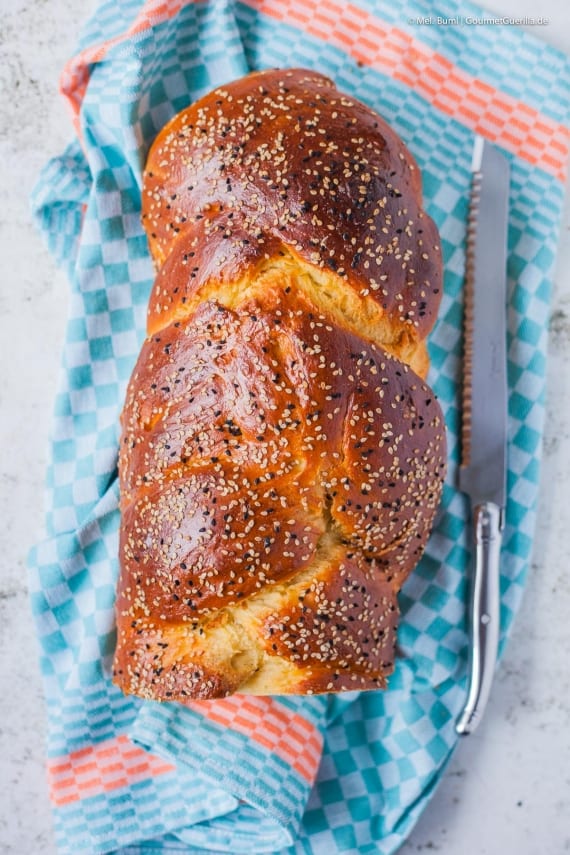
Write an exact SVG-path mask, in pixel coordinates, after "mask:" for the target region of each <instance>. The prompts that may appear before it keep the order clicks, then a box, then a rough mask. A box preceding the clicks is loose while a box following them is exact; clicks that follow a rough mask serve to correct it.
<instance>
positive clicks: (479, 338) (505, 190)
mask: <svg viewBox="0 0 570 855" xmlns="http://www.w3.org/2000/svg"><path fill="white" fill-rule="evenodd" d="M472 172H473V182H472V190H471V206H470V212H469V223H468V229H467V271H466V286H465V288H466V290H465V313H464V340H465V346H464V360H463V424H462V461H461V467H460V471H459V486H460V489H461V490H463V492H465V493H467V494H468V496H469V497H470V499H471V507H472V511H473V567H472V573H471V584H470V608H469V618H470V648H469V668H468V674H469V688H468V693H467V700H466V703H465V707H464V709H463V712H462V714H461V716H460V718H459V719H458V721H457V723H456V726H455V727H456V731H457V733H459V734H462V735H466V734H468V733H472V732H473V731H474V730H475V728H476V726H477V725H478V724H479V722H480V721H481V717H482V715H483V711H484V709H485V706H486V703H487V700H488V698H489V692H490V689H491V683H492V680H493V673H494V670H495V664H496V660H497V648H498V642H499V628H500V627H499V618H500V596H499V579H500V551H501V536H502V535H501V532H502V529H503V519H504V509H505V503H506V471H507V462H506V461H507V397H508V393H507V353H506V337H507V330H506V327H507V309H506V307H507V293H506V257H507V222H508V199H509V164H508V161H507V160H506V158H505V157H504V156H503V155H502V154H501V153H500V152H499V151H498V150H497V149H496V148H495V147H494V146H492V145H490V144H489V143H487V142H485V140H483V139H482V138H481V137H477V138H476V140H475V146H474V151H473V165H472Z"/></svg>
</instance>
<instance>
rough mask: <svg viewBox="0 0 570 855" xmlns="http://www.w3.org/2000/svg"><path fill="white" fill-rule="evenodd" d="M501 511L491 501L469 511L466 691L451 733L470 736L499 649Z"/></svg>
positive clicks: (485, 701) (488, 689)
mask: <svg viewBox="0 0 570 855" xmlns="http://www.w3.org/2000/svg"><path fill="white" fill-rule="evenodd" d="M502 530H503V511H502V509H501V508H500V507H499V506H498V505H495V504H494V503H493V502H484V503H483V504H480V505H476V506H475V507H474V508H473V533H474V540H475V543H474V546H475V567H474V573H473V579H472V584H471V609H470V624H471V626H470V629H471V638H470V650H469V692H468V694H467V701H466V703H465V707H464V709H463V712H462V714H461V716H460V717H459V720H458V721H457V724H456V725H455V730H456V731H457V733H458V734H460V735H461V736H466V735H467V734H469V733H473V731H474V730H475V728H476V727H477V725H478V724H479V722H480V721H481V718H482V716H483V712H484V710H485V706H486V705H487V700H488V698H489V692H490V691H491V683H492V681H493V673H494V671H495V663H496V661H497V649H498V646H499V617H500V597H499V575H500V570H499V560H500V554H501V540H502Z"/></svg>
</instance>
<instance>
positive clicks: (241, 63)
mask: <svg viewBox="0 0 570 855" xmlns="http://www.w3.org/2000/svg"><path fill="white" fill-rule="evenodd" d="M485 16H487V17H489V13H483V12H482V10H480V9H478V8H477V7H475V6H472V5H470V4H469V3H464V2H456V0H442V2H433V3H428V2H414V1H413V0H409V2H405V3H402V4H394V3H392V2H391V0H351V2H341V0H235V2H232V0H196V1H195V2H183V0H162V1H161V2H158V0H154V2H146V3H143V2H139V0H112V2H107V1H106V2H103V3H102V4H101V5H100V7H99V8H98V9H97V12H96V14H95V15H94V16H93V18H92V19H91V21H90V22H89V23H88V24H87V26H86V28H85V30H84V33H83V36H82V38H81V43H80V45H79V49H78V52H77V54H76V55H75V56H74V57H73V58H72V59H71V60H70V61H69V63H68V64H67V66H66V68H65V69H64V72H63V76H62V81H61V88H62V92H63V94H64V95H65V97H66V98H67V99H68V100H69V103H70V105H71V107H72V110H73V115H74V120H75V129H76V134H77V136H76V139H75V140H74V142H72V143H71V145H70V146H69V147H68V148H67V150H66V151H65V152H64V153H63V154H62V155H61V156H60V157H56V158H55V159H54V160H52V161H51V162H50V163H49V164H48V165H47V167H46V168H45V170H44V171H43V174H42V176H41V179H40V181H39V184H38V186H37V188H36V190H35V194H34V198H33V208H34V214H35V218H36V221H37V223H38V224H39V226H40V228H41V229H42V231H43V233H44V235H45V237H46V238H47V241H48V243H49V246H50V248H51V249H52V251H53V252H54V254H55V256H56V258H57V260H58V261H59V262H60V263H61V264H62V265H65V267H66V269H67V272H68V274H69V279H70V283H71V293H70V305H69V320H68V323H67V332H66V341H65V347H64V354H63V372H62V380H61V385H60V391H59V394H58V396H57V400H56V405H55V420H54V424H53V430H52V441H51V462H50V466H49V471H48V479H47V482H48V483H47V486H48V493H47V495H48V502H47V518H46V533H45V538H44V540H43V541H42V542H41V543H40V544H39V545H38V546H37V547H36V548H35V549H34V550H32V553H31V556H30V579H31V583H30V585H31V600H32V607H33V611H34V615H35V620H36V626H37V631H38V636H39V639H40V644H41V664H42V671H43V676H44V685H45V695H46V701H47V711H48V746H47V747H48V774H49V782H50V789H51V799H52V803H53V808H54V816H55V828H56V835H57V843H58V847H59V850H60V852H61V853H69V855H76V853H78V852H81V853H103V852H122V853H143V852H147V851H156V852H168V851H182V852H200V853H204V852H212V853H213V852H227V853H231V855H236V853H240V852H244V853H245V852H247V853H255V852H273V853H282V855H285V853H287V855H301V853H304V855H307V853H309V855H321V853H331V852H348V853H382V855H388V853H391V852H394V851H396V849H397V848H398V847H399V845H400V844H401V843H402V841H403V840H404V839H405V837H406V835H407V834H408V832H409V830H410V829H411V827H412V826H413V824H414V822H415V821H416V819H417V817H418V816H419V814H420V812H421V810H422V809H423V807H424V806H425V804H426V803H427V801H428V799H429V797H430V795H431V793H432V792H433V790H434V788H435V786H436V785H437V783H438V780H439V779H440V777H441V774H442V771H443V769H444V767H445V765H446V763H447V761H448V760H449V758H450V756H451V754H452V752H453V749H454V746H455V744H456V740H457V737H456V735H455V731H454V721H455V719H456V716H457V714H458V713H459V711H460V709H461V707H462V704H463V701H464V698H465V693H466V658H467V634H466V600H467V577H468V567H469V558H470V547H469V527H468V506H467V503H466V500H465V498H464V497H463V496H462V495H461V494H460V493H459V492H458V490H457V489H456V486H455V484H456V474H457V466H458V429H459V420H460V398H459V391H460V381H461V348H462V341H461V318H462V293H463V277H464V270H465V224H466V219H467V210H468V198H469V188H470V160H471V152H472V145H473V137H474V134H475V133H478V134H482V135H483V136H485V137H486V138H488V139H490V140H492V141H493V142H495V143H496V145H498V146H500V147H501V149H503V150H504V151H505V152H506V154H507V156H508V158H509V159H510V162H511V167H512V174H511V190H510V222H509V258H508V276H509V298H508V299H509V309H508V323H509V329H508V333H509V344H508V357H509V388H510V401H509V407H510V410H509V412H510V423H509V455H508V460H509V474H508V491H509V497H508V506H507V523H506V530H505V536H504V546H503V552H502V559H501V570H502V575H501V644H502V646H504V642H505V639H506V637H507V634H508V631H509V628H510V626H511V622H512V619H513V616H514V615H515V613H516V610H517V607H518V604H519V602H520V599H521V595H522V592H523V588H524V581H525V575H526V572H527V568H528V564H529V556H530V552H531V547H532V538H533V526H534V517H535V506H536V501H537V491H538V480H539V463H540V447H541V434H542V428H543V416H544V383H545V354H546V340H547V320H548V314H549V297H550V289H551V281H552V274H553V265H554V259H555V249H556V244H557V235H558V229H559V225H560V218H561V206H562V200H563V194H564V180H565V168H566V160H567V153H568V143H569V134H568V127H567V125H568V119H569V114H570V105H569V93H570V86H569V65H568V60H567V59H566V58H565V57H564V56H563V55H561V54H560V53H558V52H557V51H555V50H553V49H552V48H550V47H547V46H545V45H544V44H542V43H541V42H540V41H538V40H537V39H535V38H534V37H533V36H531V35H529V34H528V33H525V32H523V31H521V30H520V29H518V28H517V27H515V26H512V25H510V24H511V23H512V22H510V23H509V22H503V23H490V22H489V21H487V23H485V22H484V17H485ZM438 18H440V19H443V20H445V21H448V23H447V24H442V23H439V24H438V23H437V21H438ZM451 19H456V20H455V22H454V23H453V22H451V23H449V22H450V21H451ZM430 22H431V23H430ZM537 29H539V28H537ZM293 65H295V66H305V67H309V68H315V69H318V70H319V71H321V72H324V73H325V74H328V75H329V76H330V77H332V78H333V79H334V80H335V81H336V83H337V84H338V86H339V88H341V89H343V90H345V91H347V92H348V93H350V94H352V95H354V96H356V97H357V98H359V99H361V100H362V101H364V102H366V103H367V104H369V105H371V106H372V107H373V108H375V109H376V110H378V111H379V112H380V113H381V114H383V115H384V116H385V117H386V119H387V120H388V122H390V124H391V125H392V126H393V127H394V128H395V129H396V131H398V132H399V134H400V135H401V136H402V137H403V139H404V140H405V142H406V143H407V144H408V146H409V147H410V149H411V150H412V152H413V154H414V155H415V157H416V158H417V160H418V162H419V165H420V167H421V169H422V173H423V181H424V192H425V198H426V206H427V210H428V212H429V213H430V215H431V216H432V217H433V218H434V220H435V221H436V223H437V225H438V227H439V229H440V233H441V240H442V247H443V254H444V261H445V294H444V297H443V302H442V307H441V314H440V320H439V322H438V324H437V326H436V329H435V331H434V333H433V334H432V336H431V339H430V342H429V349H430V354H431V360H432V367H431V373H430V378H429V380H430V383H431V384H432V385H433V387H434V388H435V391H436V392H437V394H438V396H439V399H440V401H441V403H442V406H443V408H444V411H445V416H446V421H447V427H448V432H449V449H450V467H449V475H448V479H447V484H446V487H445V491H444V496H443V503H442V508H441V512H440V514H439V517H438V521H437V525H436V527H435V530H434V532H433V535H432V537H431V539H430V542H429V546H428V548H427V551H426V554H425V556H424V557H423V559H422V561H421V563H420V565H419V567H418V569H417V570H416V572H415V573H414V574H413V575H412V577H411V578H410V579H409V581H408V582H407V583H406V585H405V587H404V589H403V591H402V594H401V597H400V603H401V608H402V621H401V627H400V632H399V647H400V656H399V658H398V662H397V667H396V670H395V673H394V675H393V677H392V678H391V680H390V686H389V689H388V690H387V691H386V692H371V693H360V694H359V693H351V694H350V695H344V696H336V697H335V696H326V695H325V696H320V697H307V698H302V697H287V698H285V697H278V698H277V697H276V698H255V697H241V696H234V697H231V698H228V699H224V700H220V701H211V702H197V703H188V704H186V705H181V704H174V703H172V704H157V703H153V702H148V701H145V702H141V701H139V700H137V699H134V698H128V697H125V696H123V695H122V694H121V692H120V691H119V690H118V689H116V688H115V687H114V686H113V685H112V684H111V680H110V667H111V659H112V653H113V647H114V642H115V636H114V621H113V599H114V591H115V580H116V576H117V551H118V543H117V532H118V526H119V513H118V509H117V497H118V489H117V472H116V466H117V444H118V416H119V412H120V409H121V405H122V401H123V396H124V393H125V387H126V383H127V380H128V377H129V374H130V371H131V369H132V367H133V364H134V361H135V359H136V356H137V354H138V351H139V347H140V344H141V342H142V340H143V337H144V334H145V313H146V304H147V299H148V295H149V290H150V287H151V284H152V279H153V270H152V266H151V262H150V258H149V253H148V248H147V244H146V239H145V236H144V234H143V231H142V228H141V224H140V218H139V212H140V193H141V174H142V169H143V164H144V161H145V156H146V153H147V151H148V147H149V144H150V143H151V141H152V140H153V138H154V137H155V135H156V134H157V132H158V131H159V129H160V128H161V127H162V126H163V125H164V123H165V122H166V121H167V120H168V119H169V118H170V117H171V116H172V115H173V114H174V113H176V112H177V111H178V110H180V109H181V108H183V107H185V106H186V105H187V104H189V103H190V102H192V101H193V100H195V99H196V98H198V97H199V96H201V95H203V94H204V93H205V92H206V91H208V90H209V89H211V88H212V87H214V86H215V85H217V84H222V83H224V82H227V81H228V80H230V79H232V78H235V77H238V76H241V75H242V74H244V73H246V72H247V71H249V70H250V69H258V68H265V67H274V66H293Z"/></svg>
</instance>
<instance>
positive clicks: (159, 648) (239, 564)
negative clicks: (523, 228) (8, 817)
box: [115, 70, 446, 699]
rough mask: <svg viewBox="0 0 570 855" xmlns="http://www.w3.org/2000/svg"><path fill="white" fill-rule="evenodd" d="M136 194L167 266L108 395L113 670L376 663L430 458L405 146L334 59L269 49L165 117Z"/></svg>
mask: <svg viewBox="0 0 570 855" xmlns="http://www.w3.org/2000/svg"><path fill="white" fill-rule="evenodd" d="M290 113H291V116H292V118H291V119H289V118H288V116H289V114H290ZM333 114H334V115H333ZM259 117H261V118H262V123H261V124H258V122H257V119H258V118H259ZM311 117H312V118H311ZM353 120H354V121H353ZM291 123H292V124H291ZM297 124H298V125H299V130H296V129H295V128H296V125H297ZM286 128H287V129H288V130H287V133H286V134H285V129H286ZM321 131H323V133H321ZM313 134H314V137H313ZM311 139H312V140H313V142H309V140H311ZM321 143H323V145H321ZM301 146H303V147H301ZM228 151H229V152H234V153H235V154H234V155H232V156H231V157H230V156H229V155H228ZM256 151H257V152H258V153H259V157H256V156H255V152H256ZM339 151H340V155H339V153H338V152H339ZM345 151H347V152H348V154H342V152H345ZM263 152H267V153H268V154H267V156H265V155H263V154H262V153H263ZM315 152H317V153H316V154H315ZM401 155H403V156H401ZM341 156H342V158H344V159H345V160H346V158H349V160H350V163H351V164H352V166H351V167H350V168H349V167H344V168H345V171H348V172H350V173H351V174H350V175H346V176H345V177H344V178H342V175H341V172H342V170H341V171H338V170H340V169H341V167H340V166H337V165H335V164H336V161H337V159H338V158H339V157H341ZM228 157H229V159H228ZM248 158H249V159H248ZM303 158H309V159H308V160H307V161H304V160H303ZM364 161H366V163H365V162H364ZM339 162H340V161H339ZM256 163H257V164H258V166H257V168H256V166H255V164H256ZM306 163H308V164H310V166H307V167H306V169H308V170H309V173H310V174H308V175H307V177H306V178H303V177H302V176H303V175H304V174H305V173H304V172H303V171H302V170H303V168H304V167H305V164H306ZM343 163H344V160H343ZM222 166H223V167H224V168H223V169H222V168H221V167H222ZM314 166H318V169H319V174H318V176H317V178H318V181H317V178H315V177H314V176H313V167H314ZM357 167H358V168H357ZM263 171H266V172H267V173H268V175H267V176H264V175H263V174H262V172H263ZM365 175H366V176H368V177H367V178H365V177H364V176H365ZM326 176H328V181H327V194H326V196H323V195H322V194H320V192H319V190H318V189H317V194H316V196H315V197H313V196H311V192H310V191H311V190H312V189H313V184H314V182H315V181H317V184H318V187H319V188H320V187H322V186H324V185H323V181H324V177H326ZM337 179H338V180H337ZM284 182H285V183H284ZM389 185H390V186H389ZM315 186H317V185H315ZM189 187H192V188H193V190H188V189H187V188H189ZM359 187H363V188H364V189H363V190H359ZM335 188H336V191H335V192H331V191H332V190H334V189H335ZM390 188H391V189H392V190H393V191H394V192H393V193H389V192H387V190H388V189H390ZM396 190H397V192H396ZM359 193H360V195H359ZM309 196H311V198H315V200H316V201H315V204H316V205H317V208H316V209H311V211H309V212H307V211H303V200H304V201H306V200H307V198H308V197H309ZM384 196H386V199H385V202H384V204H383V205H379V200H383V199H384ZM144 198H145V203H144V209H143V210H144V216H145V226H146V227H147V229H148V230H149V235H150V244H151V248H152V251H153V253H154V255H155V258H156V259H157V262H158V265H159V266H160V269H159V273H158V276H157V279H156V283H155V287H154V290H153V295H152V297H151V302H150V307H149V337H148V338H147V340H146V341H145V343H144V345H143V348H142V350H141V354H140V357H139V360H138V362H137V365H136V367H135V369H134V372H133V375H132V378H131V382H130V384H129V389H128V392H127V398H126V403H125V408H124V412H123V416H122V427H123V432H122V438H121V454H120V477H121V507H122V527H121V544H120V557H121V576H120V581H119V586H118V597H117V622H118V645H117V652H116V656H115V680H116V682H117V683H118V684H119V685H120V686H121V687H122V688H123V689H124V690H125V691H127V692H131V693H134V694H138V695H141V696H143V697H149V698H156V699H183V698H188V697H195V698H198V697H199V698H208V697H220V696H223V695H225V694H229V693H231V692H234V691H246V692H253V693H271V692H274V693H285V692H300V693H311V692H323V691H342V690H346V689H354V688H375V687H382V686H383V685H384V684H385V680H386V676H387V675H388V674H389V673H390V671H391V669H392V664H393V655H394V644H395V631H396V624H397V618H398V609H397V599H396V595H397V592H398V590H399V588H400V587H401V585H402V583H403V581H404V580H405V578H406V577H407V575H408V574H409V573H410V571H411V570H412V569H413V567H414V566H415V564H416V563H417V561H418V559H419V557H420V556H421V554H422V551H423V549H424V547H425V543H426V540H427V537H428V535H429V532H430V529H431V525H432V522H433V517H434V515H435V512H436V509H437V506H438V503H439V498H440V494H441V488H442V483H443V478H444V475H445V459H446V450H445V428H444V424H443V418H442V415H441V410H440V408H439V405H438V403H437V401H436V400H435V398H434V395H433V393H432V392H431V390H430V389H429V387H428V386H427V385H426V384H425V382H424V381H423V380H422V379H421V377H420V376H418V374H417V373H415V371H414V370H412V369H411V368H410V367H409V366H410V365H412V366H413V367H414V368H415V369H416V370H419V372H420V373H421V374H422V375H423V374H425V371H426V369H427V355H426V350H425V343H424V341H423V339H424V337H425V334H426V332H427V330H428V329H429V327H430V326H431V325H432V323H433V320H434V318H435V314H436V312H437V305H438V302H439V293H438V292H439V288H440V282H441V269H440V267H441V265H440V260H439V251H438V249H437V248H436V249H434V247H436V236H435V231H434V227H433V224H432V223H431V220H429V218H428V217H427V216H426V215H425V214H423V213H422V212H421V208H420V203H421V199H420V190H419V176H418V173H417V169H416V168H415V164H414V163H413V160H412V159H411V156H410V155H409V153H407V151H406V150H405V148H404V147H403V144H402V143H401V142H400V141H399V140H398V138H397V137H396V136H395V134H394V133H393V132H392V131H391V130H390V129H389V128H387V126H386V125H385V124H384V123H383V122H382V120H381V119H379V117H377V116H375V115H374V114H373V113H372V112H371V111H370V110H368V109H367V108H365V107H364V106H362V105H360V104H358V103H357V102H354V101H353V100H352V99H348V98H345V96H342V95H341V94H340V93H338V92H337V90H336V89H335V88H334V87H333V85H332V84H331V82H330V81H328V80H327V79H326V78H323V77H321V76H320V75H316V74H314V73H312V72H305V71H302V70H301V71H292V72H287V71H285V72H278V71H271V72H264V73H260V74H256V75H251V76H250V77H249V78H245V79H244V80H241V81H237V82H236V83H234V84H231V85H229V86H226V87H223V88H222V89H221V90H216V91H215V92H214V93H212V94H211V95H209V96H207V97H206V98H205V99H203V100H202V101H201V102H198V104H196V105H194V106H193V107H190V108H189V109H188V110H186V111H184V112H183V113H182V114H180V115H179V116H178V117H176V118H175V119H174V120H173V121H172V122H171V123H170V125H169V126H167V128H166V129H165V130H164V131H163V132H162V133H161V135H160V136H159V137H158V139H157V141H156V142H155V144H154V146H153V148H152V150H151V153H150V155H149V161H148V165H147V173H146V176H145V188H144ZM359 199H360V200H361V201H360V202H358V200H359ZM166 200H169V202H168V204H169V205H170V207H169V208H168V209H167V208H166V204H167V203H166ZM280 200H282V202H283V204H281V203H280ZM351 200H352V202H351ZM357 202H358V204H356V203H357ZM348 204H352V209H351V213H350V214H347V210H348V208H347V205H348ZM377 207H378V212H377V213H374V212H375V211H376V208H377ZM399 211H402V212H403V211H405V212H406V213H405V214H404V213H402V214H400V213H398V212H399ZM200 212H202V218H201V219H200V218H199V215H200ZM287 212H289V213H288V214H287ZM230 214H231V215H232V216H230ZM402 217H408V218H409V220H410V224H409V227H408V229H407V230H406V229H405V228H404V227H402V231H401V232H400V231H399V229H400V225H399V224H401V223H402V222H403V220H402ZM315 218H316V219H315ZM173 223H176V224H178V225H177V226H176V228H174V227H173ZM319 223H320V224H319ZM420 223H421V225H420V226H419V228H420V229H421V232H420V231H419V229H418V225H419V224H420ZM221 225H223V229H221V228H220V226H221ZM178 226H179V228H178ZM330 226H332V227H333V228H329V227H330ZM177 229H178V230H177ZM384 229H387V230H388V235H387V236H386V237H385V238H380V237H378V239H377V240H376V238H375V242H374V251H375V252H376V257H375V259H374V260H373V259H372V258H371V259H370V262H371V264H369V265H368V267H366V265H365V261H366V252H365V251H362V252H360V257H359V258H358V259H357V260H355V256H356V255H359V250H358V247H359V246H360V244H361V243H362V244H363V246H365V247H368V246H370V247H372V244H371V243H369V241H368V239H369V238H370V235H371V234H373V233H374V231H376V232H377V235H383V234H384V232H383V230H384ZM226 232H227V234H226ZM254 233H255V234H259V235H262V238H263V240H262V238H261V237H260V238H257V239H254ZM246 235H247V237H246ZM422 235H423V238H422ZM196 236H199V240H197V241H196V242H194V241H195V238H196ZM325 238H326V240H325ZM353 238H354V239H355V242H353ZM394 238H397V240H396V241H395V242H393V241H394ZM244 241H245V242H244ZM315 241H316V242H317V244H318V246H319V247H320V249H319V250H318V253H320V255H319V257H318V258H317V257H316V256H313V255H312V253H313V251H314V250H313V247H314V246H316V245H317V244H315ZM391 241H392V242H391ZM420 242H421V243H420ZM323 245H325V246H326V247H327V254H326V257H325V255H323V252H324V250H323V249H322V246H323ZM350 246H352V247H353V249H352V250H350V252H351V253H352V255H351V256H350V263H348V264H347V263H346V258H347V256H346V252H347V251H348V249H347V248H348V247H350ZM388 246H392V248H393V249H392V251H391V252H388V251H387V249H386V248H387V247H388ZM330 253H332V254H330ZM343 253H344V254H345V256H344V260H343V258H341V255H342V254H343ZM399 254H401V258H396V256H397V255H399ZM423 255H426V256H427V258H425V259H424V258H422V256H423ZM380 256H382V260H381V262H380V263H379V264H376V258H380ZM327 258H328V259H332V260H333V262H334V263H330V261H329V262H327V260H326V259H327ZM404 258H405V261H404ZM222 259H223V260H222ZM345 264H346V266H345V267H343V265H345ZM371 268H372V272H371ZM378 270H382V271H383V274H384V272H385V273H386V276H387V278H386V279H385V280H382V287H381V288H379V289H375V288H374V287H371V286H373V282H372V276H373V273H374V275H376V272H377V271H378ZM383 274H382V275H383ZM374 281H376V280H374ZM366 291H367V292H368V293H365V292H366ZM401 291H403V292H404V293H403V295H402V294H400V292H401ZM420 295H423V296H420ZM418 300H420V302H421V305H422V309H421V310H419V308H418ZM424 303H425V305H424ZM402 305H403V306H404V308H403V309H402V308H401V306H402ZM414 307H415V308H414ZM415 309H418V310H417V311H415ZM410 313H411V314H410Z"/></svg>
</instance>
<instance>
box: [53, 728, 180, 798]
mask: <svg viewBox="0 0 570 855" xmlns="http://www.w3.org/2000/svg"><path fill="white" fill-rule="evenodd" d="M47 767H48V780H49V785H50V797H51V800H52V801H53V803H54V804H55V805H58V806H61V805H66V804H69V803H70V802H74V801H77V800H78V799H85V798H89V797H90V796H94V795H98V794H99V793H102V792H104V791H106V790H116V789H119V788H120V787H127V786H128V785H132V784H135V783H137V781H142V780H144V779H145V778H148V777H154V776H156V775H164V774H165V773H166V772H173V771H174V768H175V767H174V766H172V764H171V763H166V762H165V761H164V760H161V759H160V758H159V757H155V756H154V755H153V754H149V752H148V751H144V750H143V749H142V748H139V747H138V746H137V745H133V743H132V742H131V741H130V740H129V738H128V737H127V736H126V735H124V734H122V735H121V736H118V737H116V738H114V739H108V740H105V741H104V742H101V743H99V744H98V745H89V746H87V747H86V748H82V749H81V750H79V751H74V752H72V753H71V754H68V755H67V756H65V757H55V758H50V759H49V760H48V764H47Z"/></svg>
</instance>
